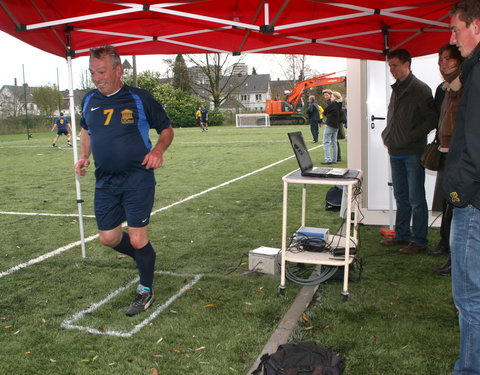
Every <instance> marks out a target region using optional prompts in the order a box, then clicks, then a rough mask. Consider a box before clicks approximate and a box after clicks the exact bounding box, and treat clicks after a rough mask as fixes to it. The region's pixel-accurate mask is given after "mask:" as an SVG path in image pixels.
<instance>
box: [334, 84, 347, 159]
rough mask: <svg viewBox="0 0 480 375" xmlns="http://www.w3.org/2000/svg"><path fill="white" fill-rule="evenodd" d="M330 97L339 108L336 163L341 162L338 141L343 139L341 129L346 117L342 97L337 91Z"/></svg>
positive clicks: (342, 130) (343, 130)
mask: <svg viewBox="0 0 480 375" xmlns="http://www.w3.org/2000/svg"><path fill="white" fill-rule="evenodd" d="M332 95H333V97H334V99H335V102H336V103H337V105H338V108H339V115H338V131H337V161H342V150H341V149H340V143H339V142H338V140H339V139H345V129H344V128H343V124H344V121H346V117H345V112H344V109H343V97H342V94H340V93H339V92H338V91H332ZM344 118H345V120H344Z"/></svg>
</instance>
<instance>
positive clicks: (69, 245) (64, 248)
mask: <svg viewBox="0 0 480 375" xmlns="http://www.w3.org/2000/svg"><path fill="white" fill-rule="evenodd" d="M318 147H322V145H320V146H316V147H313V148H311V149H310V150H314V149H316V148H318ZM294 157H295V156H294V155H292V156H289V157H288V158H285V159H282V160H279V161H277V162H275V163H272V164H269V165H267V166H265V167H262V168H260V169H257V170H255V171H253V172H250V173H247V174H245V175H243V176H240V177H237V178H234V179H233V180H230V181H227V182H224V183H222V184H220V185H217V186H214V187H211V188H208V189H206V190H204V191H201V192H200V193H197V194H193V195H191V196H189V197H187V198H184V199H182V200H179V201H177V202H174V203H172V204H170V205H168V206H165V207H161V208H159V209H158V210H155V211H153V212H152V215H155V214H157V213H159V212H162V211H165V210H168V209H169V208H172V207H175V206H178V205H179V204H182V203H185V202H188V201H190V200H192V199H194V198H198V197H200V196H202V195H204V194H207V193H209V192H211V191H213V190H217V189H220V188H222V187H224V186H227V185H230V184H232V183H234V182H237V181H240V180H242V179H244V178H247V177H249V176H252V175H254V174H256V173H259V172H262V171H264V170H266V169H269V168H272V167H274V166H276V165H278V164H281V163H283V162H285V161H287V160H290V159H292V158H294ZM122 226H126V224H125V223H124V224H123V225H122ZM96 238H98V234H95V235H93V236H90V237H88V238H85V243H87V242H90V241H93V240H94V239H96ZM80 244H81V242H80V241H77V242H73V243H71V244H68V245H67V246H63V247H61V248H59V249H56V250H53V251H51V252H50V253H46V254H44V255H42V256H39V257H38V258H35V259H32V260H29V261H28V262H26V263H22V264H19V265H17V266H15V267H12V268H10V269H8V270H6V271H4V272H1V273H0V279H1V278H2V277H4V276H8V275H11V274H12V273H14V272H16V271H18V270H20V269H22V268H25V267H28V266H31V265H33V264H36V263H40V262H41V261H43V260H45V259H48V258H50V257H52V256H55V255H58V254H61V253H63V252H64V251H67V250H69V249H71V248H72V247H75V246H78V245H80Z"/></svg>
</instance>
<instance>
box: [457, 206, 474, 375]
mask: <svg viewBox="0 0 480 375" xmlns="http://www.w3.org/2000/svg"><path fill="white" fill-rule="evenodd" d="M450 249H451V252H452V291H453V300H454V302H455V306H456V307H457V310H458V313H459V315H458V320H459V325H460V356H459V359H458V360H457V362H456V363H455V369H454V371H453V375H467V374H469V375H470V374H480V210H478V209H477V208H475V207H473V206H468V207H465V208H456V207H455V208H454V209H453V218H452V228H451V232H450Z"/></svg>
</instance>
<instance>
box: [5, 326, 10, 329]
mask: <svg viewBox="0 0 480 375" xmlns="http://www.w3.org/2000/svg"><path fill="white" fill-rule="evenodd" d="M3 328H5V329H9V328H12V326H3Z"/></svg>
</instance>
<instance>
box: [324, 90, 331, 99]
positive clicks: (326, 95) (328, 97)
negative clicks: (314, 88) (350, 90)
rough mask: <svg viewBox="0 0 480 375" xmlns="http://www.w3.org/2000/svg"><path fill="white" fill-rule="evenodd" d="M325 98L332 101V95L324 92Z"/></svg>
mask: <svg viewBox="0 0 480 375" xmlns="http://www.w3.org/2000/svg"><path fill="white" fill-rule="evenodd" d="M323 98H324V99H325V100H330V98H331V95H330V94H329V93H328V92H324V93H323Z"/></svg>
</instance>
